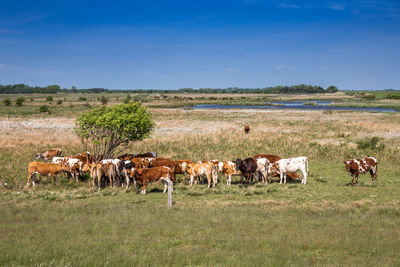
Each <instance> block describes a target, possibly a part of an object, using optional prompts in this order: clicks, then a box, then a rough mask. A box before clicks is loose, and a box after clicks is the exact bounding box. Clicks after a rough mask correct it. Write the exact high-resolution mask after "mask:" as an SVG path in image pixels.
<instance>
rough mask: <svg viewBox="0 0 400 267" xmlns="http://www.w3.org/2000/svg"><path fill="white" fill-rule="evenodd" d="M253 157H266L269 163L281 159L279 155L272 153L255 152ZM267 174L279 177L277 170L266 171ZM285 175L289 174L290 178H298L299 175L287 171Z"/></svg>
mask: <svg viewBox="0 0 400 267" xmlns="http://www.w3.org/2000/svg"><path fill="white" fill-rule="evenodd" d="M253 158H254V159H255V160H257V159H259V158H266V159H268V161H269V162H270V163H274V162H276V161H278V160H280V159H281V157H279V156H278V155H272V154H256V155H254V157H253ZM268 175H271V176H272V177H279V176H280V175H279V172H272V173H268ZM286 175H287V176H289V178H290V180H298V179H299V176H298V175H297V174H296V173H292V172H288V173H287V174H286ZM267 178H268V177H267Z"/></svg>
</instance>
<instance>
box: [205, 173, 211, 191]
mask: <svg viewBox="0 0 400 267" xmlns="http://www.w3.org/2000/svg"><path fill="white" fill-rule="evenodd" d="M211 175H212V174H211V173H208V174H206V177H207V188H210V186H211Z"/></svg>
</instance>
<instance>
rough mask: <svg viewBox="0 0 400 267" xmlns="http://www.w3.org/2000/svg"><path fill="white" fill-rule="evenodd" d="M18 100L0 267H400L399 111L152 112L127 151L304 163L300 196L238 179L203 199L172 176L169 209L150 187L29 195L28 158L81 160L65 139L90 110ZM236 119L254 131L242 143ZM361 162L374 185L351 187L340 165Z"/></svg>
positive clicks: (70, 185)
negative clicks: (44, 154) (371, 169)
mask: <svg viewBox="0 0 400 267" xmlns="http://www.w3.org/2000/svg"><path fill="white" fill-rule="evenodd" d="M121 97H122V96H121ZM27 99H28V100H27V102H28V103H26V106H25V107H15V106H10V107H1V109H2V113H1V115H2V117H1V118H0V126H1V127H0V137H1V139H0V144H1V145H0V164H1V166H2V167H1V169H0V184H1V188H0V212H1V214H2V216H1V217H0V265H8V266H13V265H15V266H16V265H33V266H37V265H41V266H49V265H62V266H64V265H114V266H115V265H203V266H206V265H207V266H209V265H217V266H227V265H229V266H236V265H253V266H255V265H310V264H318V265H359V266H361V265H362V266H365V265H371V266H372V265H378V264H379V265H387V266H396V265H399V264H400V259H399V257H398V254H399V252H400V228H399V225H400V206H399V205H400V167H399V164H398V160H399V157H400V152H399V151H400V150H399V146H400V142H399V141H400V134H399V133H400V114H397V113H369V112H336V111H333V112H322V111H295V110H279V111H277V110H216V111H215V110H183V109H163V108H160V107H158V108H151V109H150V110H151V112H152V114H153V119H154V120H155V122H156V128H155V131H154V132H153V134H152V136H151V138H149V139H146V140H145V141H143V142H140V143H136V144H133V145H132V146H131V147H129V148H128V149H127V150H126V152H144V151H157V153H158V154H159V156H160V157H171V158H173V159H192V160H211V159H218V160H234V159H236V158H244V157H247V156H252V155H254V154H256V153H270V154H277V155H280V156H281V157H296V156H307V157H308V159H309V169H310V172H309V173H310V175H309V177H308V180H307V185H306V186H301V185H300V181H298V182H297V181H295V182H289V183H287V184H286V185H279V182H277V181H278V179H274V181H273V182H272V183H271V184H268V185H263V184H261V183H257V184H255V185H253V186H249V187H248V188H245V187H242V186H241V185H239V183H238V180H239V179H238V177H234V180H233V183H232V186H230V187H229V186H226V184H225V179H224V178H223V177H222V176H221V175H220V177H219V181H218V184H217V187H216V188H211V189H207V188H206V185H196V186H193V187H189V186H188V185H187V181H184V179H183V176H178V181H179V183H178V184H177V185H176V186H175V191H174V193H173V201H174V205H173V207H172V208H170V209H168V208H167V196H166V195H163V194H162V193H161V192H162V188H163V187H162V185H161V184H157V183H156V184H151V185H150V186H149V187H148V194H147V195H145V196H142V195H140V194H138V192H139V188H137V189H136V188H134V187H131V188H130V189H128V190H127V191H126V190H124V189H122V188H117V189H111V188H105V189H102V190H100V191H98V190H96V189H94V188H93V187H92V186H91V184H90V181H89V180H87V181H82V182H80V183H78V184H77V183H75V182H74V181H72V180H68V179H67V178H66V177H64V176H60V177H59V179H58V181H57V182H56V183H55V184H52V183H51V182H50V181H49V179H48V178H47V177H42V178H41V180H40V183H39V184H38V185H37V186H36V188H34V189H29V190H28V189H26V188H24V185H25V183H26V177H27V165H28V163H29V162H30V161H33V156H34V154H35V153H36V152H39V151H42V150H44V149H47V148H56V147H60V148H62V149H63V154H64V155H71V154H75V153H78V152H81V151H82V149H83V148H82V146H81V144H80V141H79V139H78V138H77V136H76V135H75V134H74V132H73V130H72V128H73V127H74V119H75V117H76V115H77V114H78V113H79V112H81V111H83V110H85V109H87V108H89V107H87V106H85V105H84V104H80V106H79V105H78V104H77V103H75V102H74V103H73V104H72V106H79V107H81V109H75V108H74V107H72V108H71V107H69V105H70V104H66V103H65V102H64V103H63V105H65V107H59V108H58V107H54V112H52V113H51V114H39V113H33V114H32V113H30V114H29V116H27V117H26V116H24V115H21V114H20V111H18V109H19V108H26V109H29V108H32V107H31V106H30V105H28V104H29V96H28V97H27ZM119 100H121V98H119V99H118V101H119ZM43 101H45V100H43ZM77 101H78V102H79V100H77ZM33 102H35V101H33ZM109 104H110V103H109ZM167 104H168V103H167ZM149 105H150V104H149ZM53 106H56V105H55V104H53ZM5 108H7V109H8V111H4V110H5ZM35 110H36V109H35ZM3 111H4V112H3ZM28 112H29V110H28ZM241 122H245V123H248V124H249V125H250V126H251V128H252V129H251V131H250V133H249V134H248V135H245V134H244V133H243V129H242V124H241ZM372 137H378V140H379V143H378V144H377V145H376V146H375V147H374V146H373V145H370V146H369V145H368V144H369V143H370V142H371V138H372ZM360 144H366V145H364V146H362V147H363V148H359V146H360ZM363 156H374V157H376V158H377V159H378V161H379V167H378V179H377V181H376V182H375V183H373V184H372V183H371V178H370V176H369V174H368V175H360V180H359V183H360V184H359V185H358V186H354V187H352V186H350V185H349V183H350V174H349V173H346V171H345V167H344V163H343V160H345V159H353V158H359V157H363ZM5 184H7V185H5Z"/></svg>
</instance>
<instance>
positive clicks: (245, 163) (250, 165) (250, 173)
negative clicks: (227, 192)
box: [235, 158, 257, 186]
mask: <svg viewBox="0 0 400 267" xmlns="http://www.w3.org/2000/svg"><path fill="white" fill-rule="evenodd" d="M235 163H236V170H237V171H241V173H242V175H243V176H244V177H245V178H246V182H247V185H246V186H248V185H249V181H250V179H251V183H253V177H254V174H255V172H256V171H257V162H256V160H255V159H253V158H247V159H245V160H241V159H236V161H235ZM240 182H241V183H242V184H243V180H242V179H240Z"/></svg>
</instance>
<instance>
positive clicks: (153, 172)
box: [131, 167, 172, 195]
mask: <svg viewBox="0 0 400 267" xmlns="http://www.w3.org/2000/svg"><path fill="white" fill-rule="evenodd" d="M170 173H171V169H170V168H168V167H153V168H142V169H138V168H132V171H131V177H133V178H134V179H135V180H136V181H137V182H139V183H141V184H142V191H141V193H142V194H143V195H145V194H146V186H147V183H148V182H156V181H159V180H161V181H162V182H163V183H164V192H163V193H165V192H166V191H167V186H168V183H169V182H172V181H171V179H170Z"/></svg>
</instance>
